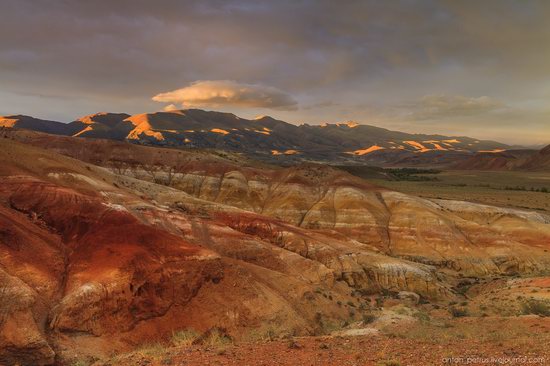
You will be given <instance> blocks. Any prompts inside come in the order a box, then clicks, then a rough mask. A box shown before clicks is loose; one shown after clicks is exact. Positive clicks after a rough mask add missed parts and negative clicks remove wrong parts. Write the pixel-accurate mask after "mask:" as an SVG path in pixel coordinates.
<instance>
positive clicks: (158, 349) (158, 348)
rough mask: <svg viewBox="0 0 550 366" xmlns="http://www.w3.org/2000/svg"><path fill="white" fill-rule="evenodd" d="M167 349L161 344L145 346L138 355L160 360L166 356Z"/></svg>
mask: <svg viewBox="0 0 550 366" xmlns="http://www.w3.org/2000/svg"><path fill="white" fill-rule="evenodd" d="M165 349H166V347H164V346H163V345H162V344H160V343H151V344H145V345H143V346H141V348H139V349H138V351H137V352H138V353H141V354H142V355H144V356H149V357H152V358H159V357H161V356H162V355H163V354H164V351H165Z"/></svg>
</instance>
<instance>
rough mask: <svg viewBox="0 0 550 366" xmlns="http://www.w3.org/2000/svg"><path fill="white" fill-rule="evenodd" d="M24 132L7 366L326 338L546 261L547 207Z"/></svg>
mask: <svg viewBox="0 0 550 366" xmlns="http://www.w3.org/2000/svg"><path fill="white" fill-rule="evenodd" d="M24 137H25V138H22V137H21V136H20V137H18V138H17V139H18V140H20V141H26V143H21V142H18V141H13V140H11V139H9V138H3V139H1V140H0V146H1V149H2V152H3V154H2V164H1V165H0V175H1V180H0V202H1V206H0V254H1V255H0V264H1V266H0V276H1V277H0V289H1V291H2V293H3V294H6V296H2V297H1V298H0V302H2V303H1V304H0V307H1V308H2V309H3V310H4V312H3V315H2V318H0V335H1V336H0V345H1V347H0V360H1V361H2V362H3V363H6V364H15V363H16V362H19V363H21V364H29V365H30V364H32V365H41V364H44V365H45V364H51V363H52V362H54V360H57V362H62V361H63V360H70V359H71V358H72V357H74V355H85V356H86V355H88V356H94V357H101V356H103V355H108V354H109V353H110V352H113V351H122V350H131V349H132V348H134V347H135V346H136V345H139V344H143V343H146V342H151V341H152V340H155V339H163V337H167V336H169V335H170V334H172V333H173V332H174V331H176V330H179V329H186V328H193V329H197V330H199V331H206V330H208V329H211V328H213V327H216V328H217V329H223V330H224V332H227V334H229V335H230V336H231V337H234V338H236V339H238V338H246V337H247V336H249V335H250V334H252V333H257V332H271V333H273V334H278V335H281V334H288V335H312V334H325V333H327V332H330V331H332V330H334V329H335V328H337V327H339V326H341V325H342V324H344V323H348V322H352V321H354V320H356V319H361V316H362V315H364V314H367V313H368V312H369V311H370V309H371V308H372V307H375V306H376V304H375V298H376V296H379V294H390V293H393V294H398V293H400V292H401V293H402V294H403V295H404V296H405V295H407V294H409V295H407V296H413V295H410V294H411V293H414V294H416V295H414V296H418V298H419V299H422V301H423V302H432V303H434V304H447V303H448V302H449V301H458V300H460V299H463V298H464V291H463V289H464V287H465V286H472V285H475V284H479V283H480V281H481V283H485V282H486V281H491V280H492V279H493V278H496V277H501V276H509V277H514V276H515V277H517V276H537V275H544V274H546V273H547V272H548V269H549V268H550V255H549V253H548V249H550V248H549V246H550V219H549V218H548V217H547V216H545V215H543V214H539V213H534V212H530V211H518V210H511V209H501V208H495V207H491V206H483V205H473V204H465V203H463V202H460V201H443V200H426V199H421V198H417V197H413V196H408V195H404V194H400V193H397V192H392V191H389V190H386V189H382V188H379V187H376V186H373V185H371V184H369V183H367V182H365V181H363V180H361V179H360V178H357V177H354V176H351V175H349V174H347V173H344V172H342V171H340V170H335V169H332V168H327V167H323V166H318V165H301V166H297V167H292V168H285V169H281V168H275V167H269V166H265V165H262V164H258V163H255V162H252V161H248V160H243V159H242V158H241V157H239V156H237V155H231V154H221V155H220V154H217V153H209V152H193V151H187V152H181V151H177V150H167V149H155V148H148V147H142V146H135V145H131V144H123V143H113V142H106V141H101V140H84V139H74V138H70V137H66V138H63V137H59V138H57V139H49V138H44V137H43V136H42V137H41V136H38V137H37V135H25V136H24ZM31 145H35V146H31ZM58 152H60V153H62V154H64V155H68V156H63V155H60V154H58ZM71 156H72V157H71ZM75 158H76V159H75Z"/></svg>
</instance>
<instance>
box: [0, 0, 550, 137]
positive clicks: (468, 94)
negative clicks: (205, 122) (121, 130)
mask: <svg viewBox="0 0 550 366" xmlns="http://www.w3.org/2000/svg"><path fill="white" fill-rule="evenodd" d="M0 14H1V15H0V16H1V21H0V115H10V114H26V115H31V116H34V117H37V118H44V119H53V120H59V121H64V122H69V121H72V120H74V119H76V118H78V117H81V116H83V115H87V114H91V113H96V112H126V113H130V114H135V113H146V112H155V111H161V110H172V109H182V108H201V109H207V110H219V111H227V112H232V113H235V114H237V115H239V116H241V117H245V118H252V117H256V116H258V115H270V116H273V117H275V118H278V119H282V120H285V121H287V122H291V123H295V124H301V123H309V124H319V123H324V122H329V123H333V122H339V121H348V120H354V121H356V122H358V123H362V124H370V125H376V126H380V127H386V128H390V129H396V130H401V131H406V132H419V133H443V134H449V135H457V136H463V135H467V136H472V137H477V138H484V139H493V140H498V141H502V142H507V143H512V144H523V145H537V144H545V143H546V144H547V143H550V21H548V19H550V1H546V0H541V1H534V0H517V1H507V0H484V1H479V0H475V1H473V0H460V1H458V0H452V1H446V0H438V1H430V0H417V1H414V0H402V1H398V0H391V1H368V0H361V1H354V0H342V1H333V0H327V1H323V0H320V1H312V0H277V1H272V0H254V1H252V0H250V1H244V0H226V1H221V0H220V1H218V0H200V1H191V0H189V1H185V0H173V1H172V0H158V1H148V0H131V1H130V0H118V1H100V0H86V1H69V0H66V1H62V0H34V1H30V0H0Z"/></svg>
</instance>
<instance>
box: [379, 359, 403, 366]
mask: <svg viewBox="0 0 550 366" xmlns="http://www.w3.org/2000/svg"><path fill="white" fill-rule="evenodd" d="M376 366H401V362H399V361H397V360H384V361H378V362H377V363H376Z"/></svg>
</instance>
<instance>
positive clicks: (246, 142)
mask: <svg viewBox="0 0 550 366" xmlns="http://www.w3.org/2000/svg"><path fill="white" fill-rule="evenodd" d="M0 127H15V128H26V129H31V130H35V131H40V132H47V133H51V134H58V135H65V136H75V137H91V138H106V139H113V140H127V141H130V142H134V143H139V144H146V145H159V146H176V147H198V148H216V149H223V150H228V151H235V152H242V153H244V154H246V155H248V156H251V157H254V158H258V159H261V160H268V161H278V162H282V161H289V162H295V161H317V162H328V161H330V162H355V163H375V164H381V165H384V164H397V165H398V164H401V163H403V164H413V165H419V164H420V165H422V164H426V165H430V164H434V165H439V164H447V163H451V162H452V161H454V160H456V159H457V158H458V157H460V158H461V159H464V158H466V157H469V156H471V155H472V154H474V153H478V152H489V153H491V152H500V151H503V150H508V149H511V148H512V146H510V145H507V144H504V143H500V142H497V141H491V140H479V139H475V138H471V137H467V136H446V135H441V134H412V133H406V132H401V131H393V130H389V129H386V128H382V127H377V126H371V125H362V124H358V123H356V122H353V121H348V122H342V123H334V124H328V123H326V124H321V125H310V124H302V125H294V124H291V123H288V122H285V121H282V120H278V119H275V118H273V117H270V116H262V117H258V118H256V119H246V118H241V117H238V116H236V115H235V114H232V113H226V112H216V111H204V110H200V109H185V110H177V111H170V112H155V113H142V114H136V115H129V114H126V113H107V112H100V113H95V114H91V115H87V116H83V117H81V118H78V119H76V120H75V121H72V122H70V123H66V124H65V123H62V122H57V121H49V120H41V119H37V118H33V117H30V116H21V115H14V116H5V117H0Z"/></svg>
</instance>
